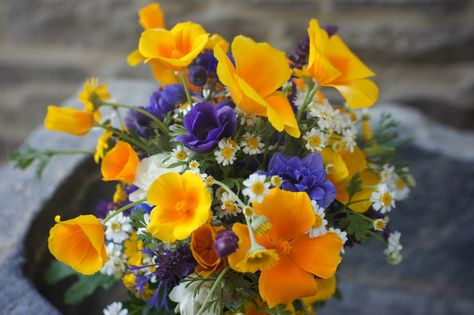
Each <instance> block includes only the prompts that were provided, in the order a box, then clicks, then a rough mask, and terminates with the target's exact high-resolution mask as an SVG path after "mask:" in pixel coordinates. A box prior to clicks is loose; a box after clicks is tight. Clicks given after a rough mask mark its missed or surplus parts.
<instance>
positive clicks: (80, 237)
mask: <svg viewBox="0 0 474 315" xmlns="http://www.w3.org/2000/svg"><path fill="white" fill-rule="evenodd" d="M55 221H56V224H55V225H54V226H53V227H52V228H51V230H50V231H49V238H48V248H49V251H50V252H51V254H53V256H54V257H55V258H56V259H57V260H59V261H60V262H63V263H65V264H66V265H68V266H70V267H71V268H73V269H74V270H76V271H77V272H79V273H82V274H85V275H90V274H94V273H96V272H97V271H99V270H101V269H102V267H103V266H104V264H105V263H106V262H107V260H108V256H107V252H106V250H105V244H104V227H103V226H102V223H101V222H100V221H99V219H97V218H96V217H95V216H93V215H90V214H89V215H80V216H78V217H77V218H74V219H71V220H66V221H61V220H60V217H59V216H56V218H55Z"/></svg>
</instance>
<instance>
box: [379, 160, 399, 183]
mask: <svg viewBox="0 0 474 315" xmlns="http://www.w3.org/2000/svg"><path fill="white" fill-rule="evenodd" d="M395 176H396V174H395V167H394V166H393V165H389V164H384V165H383V166H382V171H380V182H381V183H384V184H391V183H392V182H393V181H394V180H395Z"/></svg>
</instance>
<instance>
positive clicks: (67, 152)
mask: <svg viewBox="0 0 474 315" xmlns="http://www.w3.org/2000/svg"><path fill="white" fill-rule="evenodd" d="M43 153H44V154H45V155H47V156H53V155H74V154H86V155H92V154H94V153H95V152H94V151H89V150H46V151H43Z"/></svg>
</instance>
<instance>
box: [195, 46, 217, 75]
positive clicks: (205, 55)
mask: <svg viewBox="0 0 474 315" xmlns="http://www.w3.org/2000/svg"><path fill="white" fill-rule="evenodd" d="M193 65H199V66H202V67H204V69H205V70H206V74H207V76H208V77H210V78H215V77H217V74H216V69H217V59H216V57H214V53H213V51H212V50H209V49H206V50H204V51H203V52H201V53H200V54H199V56H197V58H196V59H195V60H194V61H193Z"/></svg>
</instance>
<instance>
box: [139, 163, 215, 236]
mask: <svg viewBox="0 0 474 315" xmlns="http://www.w3.org/2000/svg"><path fill="white" fill-rule="evenodd" d="M211 201H212V197H211V194H210V193H209V191H208V190H207V188H206V184H205V183H204V181H203V180H202V179H201V177H200V176H199V175H197V174H194V173H191V172H186V173H184V174H183V175H180V174H179V173H175V172H172V173H166V174H163V175H161V176H160V177H158V179H156V180H155V181H154V182H153V184H151V186H150V188H149V189H148V203H149V204H152V205H154V206H155V207H154V208H153V210H152V211H151V214H150V224H149V225H148V231H149V232H150V233H151V234H152V235H153V236H155V237H156V238H158V239H160V240H162V241H165V242H174V241H176V240H184V239H186V238H188V237H189V236H190V235H191V233H192V232H193V231H195V230H196V229H198V228H199V227H200V226H202V225H203V224H205V223H206V222H207V221H208V220H209V217H210V215H211Z"/></svg>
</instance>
